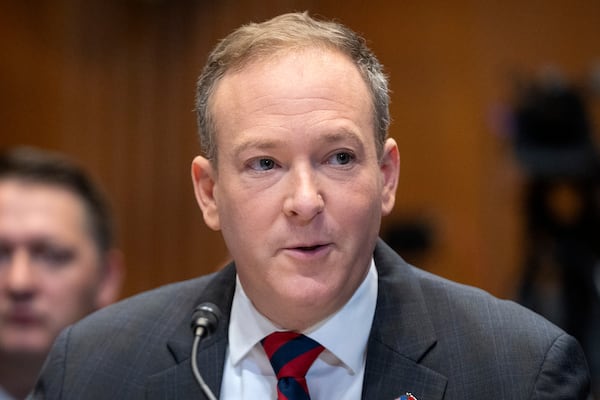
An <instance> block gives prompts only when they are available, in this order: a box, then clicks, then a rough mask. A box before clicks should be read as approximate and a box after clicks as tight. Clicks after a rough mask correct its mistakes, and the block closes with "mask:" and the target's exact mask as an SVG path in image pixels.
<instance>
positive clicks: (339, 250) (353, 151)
mask: <svg viewBox="0 0 600 400" xmlns="http://www.w3.org/2000/svg"><path fill="white" fill-rule="evenodd" d="M213 100H214V102H213V104H212V106H213V107H212V110H213V112H214V116H215V121H216V128H217V132H218V135H217V136H218V137H217V144H218V160H219V161H218V173H215V172H214V171H212V172H210V171H209V170H210V167H209V166H208V165H207V161H206V160H205V159H203V158H201V157H200V158H197V159H196V160H195V164H194V166H193V171H194V174H195V178H196V179H195V183H196V190H197V195H198V196H199V197H200V198H201V197H202V194H201V193H200V192H202V191H203V190H204V192H205V193H207V196H206V197H205V198H208V199H209V201H208V202H207V203H205V204H202V201H200V203H201V207H202V208H203V211H204V216H205V220H206V222H207V224H208V225H209V226H211V227H212V228H213V229H221V230H222V233H223V236H224V238H225V241H226V243H227V246H228V249H229V251H230V252H231V254H232V256H233V258H234V260H235V261H236V264H237V269H238V274H239V277H240V281H241V282H242V286H243V287H244V289H245V291H246V292H247V294H248V296H249V297H250V299H251V300H252V301H253V303H254V305H255V306H256V307H257V308H258V309H259V310H260V311H261V312H262V313H263V314H265V315H266V316H267V317H269V318H270V319H271V320H273V321H274V322H276V323H278V324H281V325H283V326H285V327H286V328H288V329H304V328H306V327H307V326H306V325H307V324H312V323H315V322H317V321H319V320H321V319H323V318H324V317H326V316H327V315H330V314H331V313H332V312H334V311H336V310H337V309H339V308H340V307H341V306H342V305H343V304H345V302H346V301H347V300H348V299H349V298H350V297H351V296H352V294H353V293H354V291H355V290H356V288H357V287H358V286H359V285H360V283H361V282H362V280H363V279H364V277H365V275H366V272H367V270H368V267H369V264H370V260H371V256H372V250H373V247H374V243H375V240H376V238H377V235H378V231H379V226H380V220H381V216H382V214H385V213H388V212H389V211H390V210H391V208H392V206H393V203H394V192H395V189H396V180H397V173H398V154H397V149H396V145H395V143H394V142H393V140H389V141H388V142H387V143H386V147H385V155H384V158H383V162H382V164H380V163H379V162H378V159H377V156H376V150H375V139H374V132H373V117H372V104H371V101H370V96H369V93H368V90H367V87H366V84H365V83H364V81H363V80H362V78H361V76H360V74H359V72H358V70H357V69H356V67H355V66H354V65H353V64H352V63H351V62H350V61H349V60H348V59H347V58H346V57H345V56H343V55H341V54H338V53H332V52H323V51H319V50H307V51H305V52H302V53H300V54H286V55H282V56H281V57H277V58H275V59H274V60H270V61H267V62H259V63H255V64H250V65H249V66H246V67H245V68H244V69H243V70H241V71H239V72H233V73H229V74H226V75H225V77H224V78H223V80H222V81H221V82H220V83H219V85H218V87H217V90H216V93H215V95H214V99H213ZM202 170H205V171H207V170H208V171H209V173H212V177H213V178H214V181H215V182H214V186H213V187H211V185H210V184H208V185H204V189H203V188H202V186H203V184H206V181H205V182H201V179H199V178H200V175H202V173H201V171H202ZM209 181H210V180H209Z"/></svg>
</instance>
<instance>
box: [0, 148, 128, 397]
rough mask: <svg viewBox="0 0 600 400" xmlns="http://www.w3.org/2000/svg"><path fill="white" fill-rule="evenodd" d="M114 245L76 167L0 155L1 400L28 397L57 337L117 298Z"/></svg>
mask: <svg viewBox="0 0 600 400" xmlns="http://www.w3.org/2000/svg"><path fill="white" fill-rule="evenodd" d="M113 240H114V238H113V227H112V219H111V215H110V212H109V209H108V204H107V202H106V200H105V199H104V197H103V196H102V194H101V192H100V191H99V189H98V188H97V187H96V186H95V185H94V183H93V182H92V180H91V179H90V177H89V176H88V175H87V174H86V173H85V172H84V171H83V170H82V169H81V168H80V167H79V166H77V165H76V164H74V163H73V162H71V161H70V160H68V159H66V158H65V157H63V156H62V155H59V154H56V153H51V152H48V151H43V150H39V149H33V148H25V147H20V148H14V149H9V150H7V151H5V152H3V153H2V154H0V400H5V399H22V398H25V396H26V395H27V394H28V393H29V392H30V391H31V389H32V388H33V385H34V383H35V379H36V378H37V375H38V373H39V370H40V368H41V367H42V364H43V362H44V360H45V358H46V355H47V353H48V351H49V350H50V347H51V345H52V343H53V342H54V339H55V338H56V336H57V335H58V333H59V332H60V331H61V330H62V329H63V328H64V327H66V326H67V325H70V324H72V323H74V322H76V321H77V320H79V319H80V318H82V317H83V316H85V315H86V314H88V313H90V312H92V311H94V310H97V309H99V308H101V307H104V306H106V305H108V304H110V303H112V302H114V301H115V300H116V299H117V297H118V295H119V292H120V287H121V283H122V277H123V268H122V257H121V255H120V253H119V251H118V250H116V249H115V248H114V242H113Z"/></svg>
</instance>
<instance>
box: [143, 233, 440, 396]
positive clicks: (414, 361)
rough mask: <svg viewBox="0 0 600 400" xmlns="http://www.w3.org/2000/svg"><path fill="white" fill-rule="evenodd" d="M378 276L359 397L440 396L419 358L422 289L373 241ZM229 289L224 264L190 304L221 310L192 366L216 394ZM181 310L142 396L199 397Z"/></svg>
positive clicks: (423, 341)
mask: <svg viewBox="0 0 600 400" xmlns="http://www.w3.org/2000/svg"><path fill="white" fill-rule="evenodd" d="M375 264H376V266H377V272H378V275H379V290H378V298H377V309H376V311H375V317H374V320H373V328H372V332H371V335H370V338H369V342H368V347H367V364H366V370H365V378H364V384H363V395H362V398H363V399H382V400H387V399H389V400H393V399H396V398H398V397H400V396H401V395H403V394H405V393H407V392H410V393H412V394H414V395H415V397H416V398H417V399H427V400H440V399H442V398H443V395H444V391H445V388H446V377H444V376H443V375H441V374H439V373H437V372H435V371H433V370H431V369H429V368H427V367H425V366H423V365H421V364H420V363H419V361H420V360H421V359H422V358H423V357H424V356H425V355H426V354H427V352H428V351H430V350H431V349H432V348H433V347H434V346H435V343H436V337H435V333H434V330H433V327H432V324H431V321H430V318H429V314H428V311H427V308H426V306H425V301H424V298H423V294H422V292H421V289H420V286H419V283H418V281H417V279H416V278H415V277H414V275H413V274H412V272H411V270H410V268H408V266H407V264H406V263H405V262H404V261H403V260H402V259H401V258H400V257H399V256H398V255H396V253H394V252H393V251H392V250H391V249H390V248H389V247H387V245H385V244H384V243H383V242H381V241H379V242H378V244H377V247H376V250H375ZM234 289H235V266H234V265H233V264H230V265H228V266H227V267H226V268H224V269H223V270H222V271H220V272H218V273H217V274H215V276H214V278H213V281H212V282H211V283H209V285H208V286H207V288H206V289H205V290H204V291H202V292H201V293H199V295H198V299H197V301H196V302H195V303H194V304H195V305H196V304H200V303H202V302H211V303H214V304H216V305H217V306H218V307H219V308H220V309H221V311H222V314H223V318H222V320H221V321H220V323H219V326H218V328H217V331H216V332H215V333H214V334H213V335H212V336H210V337H209V338H207V339H204V340H203V342H202V343H201V345H200V349H199V351H198V368H199V370H200V373H201V374H202V377H203V378H204V380H205V381H206V383H207V384H208V386H209V387H210V388H211V389H212V390H213V392H214V393H215V395H216V396H217V397H218V396H219V394H220V390H221V381H222V378H223V367H224V362H225V355H226V351H227V346H228V339H227V338H228V335H227V330H228V327H229V310H230V309H231V301H232V299H233V292H234ZM192 311H193V310H189V311H188V313H186V318H185V319H184V320H182V321H181V323H180V325H179V326H178V328H177V329H176V330H175V332H174V334H173V335H172V336H171V338H170V339H169V340H168V344H167V346H168V349H169V351H170V353H171V355H172V357H173V364H172V365H171V366H170V367H169V368H166V369H165V370H163V371H161V372H159V373H157V374H155V375H153V376H151V377H149V379H148V383H147V398H148V399H151V400H156V399H165V400H166V399H169V400H170V399H189V398H198V399H204V398H205V397H204V395H203V394H202V392H201V390H200V387H199V386H198V383H197V382H196V380H195V378H194V376H193V373H192V368H191V364H190V362H191V361H190V356H191V350H192V342H193V336H192V333H191V328H190V319H189V317H190V316H191V314H192Z"/></svg>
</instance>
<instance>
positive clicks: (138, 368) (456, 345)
mask: <svg viewBox="0 0 600 400" xmlns="http://www.w3.org/2000/svg"><path fill="white" fill-rule="evenodd" d="M374 258H375V263H376V265H377V271H378V274H379V292H378V299H377V309H376V312H375V319H374V322H373V327H372V331H371V337H370V339H369V344H368V353H367V366H366V372H365V378H364V386H363V396H362V397H363V399H369V400H371V399H377V400H386V399H389V400H392V399H395V398H397V397H399V396H400V395H402V394H404V393H406V392H411V393H413V394H414V395H415V396H416V397H417V399H419V400H439V399H445V400H459V399H460V400H463V399H502V400H508V399H586V395H587V393H588V387H589V374H588V372H587V367H586V364H585V359H584V356H583V354H582V352H581V349H580V347H579V345H578V344H577V342H576V341H575V340H574V339H573V338H572V337H570V336H568V335H566V334H565V333H564V332H562V331H561V330H559V329H558V328H556V327H555V326H553V325H551V324H550V323H549V322H547V321H546V320H544V319H542V318H541V317H539V316H537V315H536V314H534V313H532V312H530V311H528V310H526V309H524V308H522V307H520V306H518V305H516V304H515V303H512V302H507V301H501V300H498V299H495V298H493V297H491V296H489V295H488V294H486V293H484V292H482V291H480V290H478V289H473V288H468V287H465V286H462V285H458V284H456V283H452V282H449V281H446V280H443V279H441V278H439V277H436V276H433V275H431V274H428V273H426V272H423V271H421V270H418V269H415V268H413V267H410V266H408V265H407V264H406V263H405V262H404V261H403V260H402V259H401V258H399V257H398V256H397V255H396V254H395V253H394V252H393V251H392V250H391V249H390V248H389V247H387V246H386V245H384V244H383V243H382V242H379V243H378V245H377V248H376V250H375V254H374ZM234 273H235V270H234V267H233V265H230V266H228V267H226V268H225V269H224V270H223V271H220V272H218V273H216V274H213V275H211V276H208V277H203V278H198V279H195V280H191V281H187V282H183V283H178V284H174V285H170V286H166V287H164V288H160V289H157V290H154V291H152V292H148V293H145V294H142V295H139V296H136V297H134V298H132V299H130V300H126V301H124V302H121V303H120V304H117V305H115V306H113V307H110V308H108V309H104V310H101V311H100V312H98V313H96V314H95V315H93V316H91V317H89V318H87V319H85V320H84V321H82V322H80V323H79V324H77V325H75V326H74V327H72V328H70V329H68V330H66V331H65V332H63V334H62V335H61V336H60V338H59V339H58V340H57V343H56V344H55V347H54V349H53V351H52V353H51V355H50V357H49V359H48V360H47V364H46V366H45V368H44V370H43V372H42V375H41V380H40V382H39V384H38V389H37V392H36V394H35V395H34V397H35V398H36V399H39V398H46V399H142V398H147V399H165V400H166V399H170V400H172V399H191V398H197V399H202V398H204V397H203V394H202V393H201V390H200V388H199V386H198V384H197V383H196V381H195V380H194V377H193V374H192V370H191V367H190V352H191V348H192V339H193V335H192V331H191V328H190V320H191V314H192V311H193V309H194V308H195V306H196V305H198V304H199V303H202V302H212V303H215V304H216V305H218V307H220V309H221V310H223V311H224V315H223V318H222V321H221V323H220V325H219V327H218V329H217V331H216V332H215V334H214V335H213V336H211V337H210V338H208V339H206V340H205V341H204V342H203V343H202V345H201V348H200V350H199V355H198V360H199V364H200V370H201V372H202V374H203V376H204V379H205V380H206V382H207V383H208V385H209V386H210V387H211V388H212V389H213V391H214V392H215V394H216V395H217V396H218V392H219V391H220V384H221V378H222V374H223V365H224V360H225V353H226V349H227V328H228V324H229V314H228V311H229V309H230V306H231V300H232V296H233V290H234V283H235V274H234ZM351 331H352V327H348V331H347V332H342V334H349V332H351ZM315 400H319V399H315ZM328 400H330V399H328Z"/></svg>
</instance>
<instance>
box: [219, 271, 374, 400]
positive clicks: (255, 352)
mask: <svg viewBox="0 0 600 400" xmlns="http://www.w3.org/2000/svg"><path fill="white" fill-rule="evenodd" d="M376 302H377V270H376V269H375V263H374V261H373V260H371V266H370V269H369V272H368V273H367V276H366V278H365V280H364V281H363V282H362V283H361V285H360V286H359V287H358V289H357V290H356V292H355V293H354V295H353V296H352V297H351V298H350V300H349V301H348V302H347V303H346V304H345V305H344V306H343V307H342V308H341V309H340V310H339V311H337V312H336V313H335V314H333V315H332V316H330V317H329V318H327V319H326V320H324V321H321V322H320V323H318V324H317V325H316V326H313V327H312V328H310V329H308V330H307V331H305V332H302V333H304V334H305V335H306V336H309V337H311V338H312V339H314V340H316V341H317V342H319V343H320V344H321V345H323V346H324V347H325V350H324V351H323V352H322V353H321V354H320V355H319V357H318V358H317V360H316V361H315V362H314V363H313V365H312V366H311V368H310V369H309V370H308V373H307V374H306V381H307V384H308V388H309V392H310V396H311V399H312V400H326V399H327V400H329V399H337V400H358V399H360V398H361V393H362V385H363V377H364V371H365V362H366V352H367V341H368V339H369V332H370V330H371V324H372V322H373V316H374V314H375V304H376ZM278 330H281V329H280V328H278V327H277V326H275V325H274V324H273V323H272V322H271V321H270V320H268V319H267V318H266V317H264V316H263V315H262V314H260V313H259V312H258V311H257V310H256V308H254V306H253V304H252V302H251V301H250V299H248V297H247V296H246V293H245V292H244V289H243V288H242V285H241V284H240V281H239V279H237V280H236V287H235V293H234V296H233V304H232V307H231V318H230V323H229V348H228V349H227V356H226V358H225V368H224V371H223V381H222V383H221V396H220V399H221V400H256V399H261V400H262V399H276V398H277V388H276V386H277V378H276V377H275V373H274V372H273V369H272V367H271V364H270V362H269V360H268V358H267V356H266V354H265V352H264V350H263V348H262V346H261V344H260V341H261V340H262V339H263V338H264V337H265V336H267V335H268V334H270V333H272V332H274V331H278Z"/></svg>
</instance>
